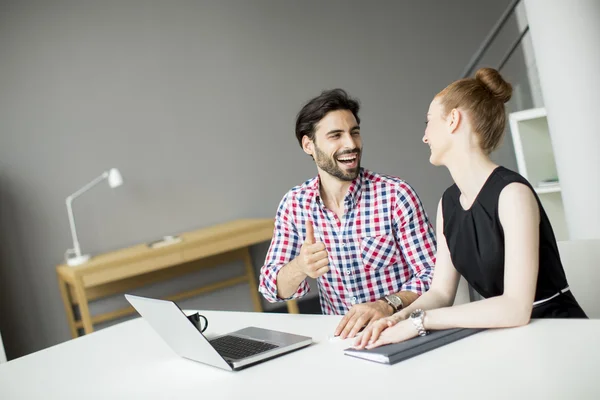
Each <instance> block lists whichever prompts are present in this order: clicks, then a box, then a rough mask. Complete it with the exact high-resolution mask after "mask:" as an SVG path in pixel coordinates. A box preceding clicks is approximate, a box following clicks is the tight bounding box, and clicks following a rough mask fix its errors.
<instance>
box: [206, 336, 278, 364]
mask: <svg viewBox="0 0 600 400" xmlns="http://www.w3.org/2000/svg"><path fill="white" fill-rule="evenodd" d="M210 344H212V346H213V347H214V348H215V350H217V353H219V354H220V355H221V356H222V357H223V358H230V359H232V360H241V359H242V358H246V357H250V356H253V355H255V354H260V353H264V352H265V351H267V350H271V349H275V348H277V347H279V346H277V345H274V344H271V343H265V342H260V341H258V340H252V339H246V338H241V337H238V336H221V337H219V338H216V339H213V340H211V341H210Z"/></svg>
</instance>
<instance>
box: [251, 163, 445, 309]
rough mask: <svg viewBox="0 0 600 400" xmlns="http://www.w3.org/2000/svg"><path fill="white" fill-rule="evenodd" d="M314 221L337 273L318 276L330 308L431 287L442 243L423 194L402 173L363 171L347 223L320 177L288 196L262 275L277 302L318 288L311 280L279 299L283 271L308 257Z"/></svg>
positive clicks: (351, 192)
mask: <svg viewBox="0 0 600 400" xmlns="http://www.w3.org/2000/svg"><path fill="white" fill-rule="evenodd" d="M307 220H310V221H311V222H312V224H313V227H314V232H315V240H316V241H317V242H319V241H321V242H323V243H324V244H325V246H326V248H327V252H328V253H329V272H327V273H326V274H324V275H322V276H321V277H319V278H318V279H317V283H318V286H319V297H320V301H321V308H322V310H323V313H325V314H339V315H343V314H346V312H347V311H348V310H349V309H350V308H351V307H352V305H354V304H358V303H368V302H373V301H376V300H379V299H381V298H382V297H383V296H385V295H387V294H390V293H397V292H400V291H405V290H406V291H412V292H415V293H418V294H422V293H424V292H425V291H427V290H428V289H429V285H430V283H431V279H432V277H433V267H434V263H435V260H434V254H435V247H436V243H435V235H434V232H433V228H432V226H431V224H430V223H429V219H428V217H427V214H426V213H425V209H424V208H423V206H422V204H421V201H420V199H419V197H418V196H417V194H416V193H415V191H414V190H413V189H412V188H411V187H410V186H409V185H408V184H407V183H406V182H404V181H402V180H401V179H399V178H395V177H390V176H384V175H380V174H376V173H373V172H370V171H367V170H365V169H361V171H360V173H359V175H358V177H357V178H356V179H355V180H354V181H353V182H352V183H351V185H350V188H349V189H348V193H347V194H346V197H345V199H344V215H343V218H342V219H341V220H340V219H339V218H338V217H337V215H336V214H335V213H334V212H332V211H331V210H329V209H327V208H326V207H325V205H324V203H323V201H322V199H321V197H320V192H319V178H318V177H315V178H313V179H311V180H309V181H307V182H305V183H304V184H303V185H301V186H296V187H294V188H293V189H292V190H290V191H289V192H288V193H287V194H286V195H285V196H284V197H283V199H282V200H281V202H280V203H279V208H278V210H277V215H276V217H275V229H274V233H273V239H272V240H271V245H270V247H269V251H268V253H267V257H266V260H265V265H263V267H262V268H261V273H260V285H259V291H260V292H261V293H262V294H263V296H264V297H265V298H266V299H267V300H268V301H269V302H277V301H284V300H289V299H295V298H299V297H302V296H304V295H305V294H306V293H308V291H309V290H310V287H309V285H308V283H307V282H306V281H304V282H302V284H300V286H299V287H298V290H297V291H296V293H294V295H292V296H291V297H289V298H288V299H281V298H279V297H278V296H277V274H278V273H279V270H280V269H281V268H282V267H283V266H285V265H286V264H287V263H289V262H290V261H292V260H293V259H294V258H295V257H296V256H298V255H299V254H300V248H301V247H302V243H303V242H304V239H305V235H306V229H305V226H306V221H307Z"/></svg>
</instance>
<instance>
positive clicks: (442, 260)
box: [393, 200, 460, 321]
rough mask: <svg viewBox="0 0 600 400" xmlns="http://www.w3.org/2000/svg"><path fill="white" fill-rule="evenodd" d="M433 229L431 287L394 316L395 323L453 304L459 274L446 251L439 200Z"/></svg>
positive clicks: (448, 252)
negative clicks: (433, 247)
mask: <svg viewBox="0 0 600 400" xmlns="http://www.w3.org/2000/svg"><path fill="white" fill-rule="evenodd" d="M435 229H436V231H437V232H436V234H437V240H436V241H437V252H436V256H435V257H436V260H435V269H434V272H433V280H432V282H431V287H430V288H429V290H428V291H427V292H425V293H423V295H421V296H420V297H419V298H418V299H417V300H416V301H415V302H413V303H412V304H411V305H410V306H408V307H406V308H404V309H402V311H400V312H398V313H397V314H395V315H394V316H393V318H394V319H395V320H396V321H399V320H403V319H406V318H408V316H409V315H410V313H411V312H413V311H414V310H416V309H417V308H420V309H423V310H431V309H434V308H440V307H447V306H450V305H452V303H454V298H455V297H456V290H457V289H458V281H459V279H460V274H459V273H458V272H457V271H456V269H455V268H454V265H453V264H452V259H451V258H450V251H449V250H448V245H447V243H446V237H445V236H444V216H443V212H442V201H441V200H440V202H439V203H438V208H437V216H436V228H435Z"/></svg>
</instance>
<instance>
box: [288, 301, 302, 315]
mask: <svg viewBox="0 0 600 400" xmlns="http://www.w3.org/2000/svg"><path fill="white" fill-rule="evenodd" d="M287 309H288V313H289V314H300V309H299V308H298V302H297V301H296V300H288V301H287Z"/></svg>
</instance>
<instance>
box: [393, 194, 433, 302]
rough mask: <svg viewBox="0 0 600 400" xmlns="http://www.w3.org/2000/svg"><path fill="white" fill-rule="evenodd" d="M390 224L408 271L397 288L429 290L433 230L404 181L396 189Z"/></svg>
mask: <svg viewBox="0 0 600 400" xmlns="http://www.w3.org/2000/svg"><path fill="white" fill-rule="evenodd" d="M394 225H396V226H395V228H396V229H394V232H395V235H396V240H397V241H398V245H399V247H400V250H401V251H402V254H403V256H404V259H405V260H406V262H407V263H408V267H409V268H410V270H411V272H412V276H411V278H410V279H409V280H407V281H406V282H404V284H403V285H402V287H401V291H411V292H415V293H417V294H419V295H421V294H423V293H425V292H426V291H427V290H429V285H431V280H432V278H433V269H434V266H435V250H436V241H435V232H434V230H433V227H432V226H431V223H430V222H429V218H428V216H427V213H426V212H425V209H424V207H423V205H422V204H421V200H420V199H419V197H418V196H417V193H416V192H415V191H414V189H413V188H412V187H410V186H409V185H408V184H406V183H402V184H401V185H400V188H399V190H398V197H397V199H396V215H395V218H394Z"/></svg>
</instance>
